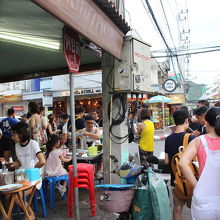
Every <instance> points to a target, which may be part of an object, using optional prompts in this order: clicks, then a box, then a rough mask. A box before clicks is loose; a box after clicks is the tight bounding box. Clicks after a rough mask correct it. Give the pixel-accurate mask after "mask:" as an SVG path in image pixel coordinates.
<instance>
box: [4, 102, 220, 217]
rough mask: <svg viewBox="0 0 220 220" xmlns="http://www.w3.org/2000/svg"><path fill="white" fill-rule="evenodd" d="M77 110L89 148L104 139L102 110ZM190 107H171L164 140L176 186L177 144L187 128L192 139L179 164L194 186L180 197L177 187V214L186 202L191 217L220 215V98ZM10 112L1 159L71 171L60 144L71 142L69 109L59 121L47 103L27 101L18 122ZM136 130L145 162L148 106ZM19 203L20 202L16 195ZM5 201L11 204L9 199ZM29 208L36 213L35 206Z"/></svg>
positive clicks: (149, 148) (150, 140)
mask: <svg viewBox="0 0 220 220" xmlns="http://www.w3.org/2000/svg"><path fill="white" fill-rule="evenodd" d="M75 112H76V115H75V128H76V138H77V147H78V148H80V149H84V150H85V149H88V147H90V146H93V145H96V144H100V127H101V126H102V118H101V117H100V113H99V111H98V110H97V109H93V110H92V112H91V114H89V115H85V109H84V108H83V107H82V106H79V107H77V108H76V110H75ZM192 113H193V114H190V113H189V111H188V108H187V107H186V106H182V107H181V108H180V109H178V110H176V111H175V112H174V113H173V118H174V122H175V130H174V132H173V133H172V134H170V135H169V136H168V137H167V138H166V140H165V163H166V164H168V166H169V167H170V172H171V186H172V187H174V185H175V175H174V173H173V171H172V169H171V161H172V158H173V157H174V155H175V154H177V153H178V152H179V147H180V146H182V145H183V140H184V136H185V134H186V133H190V136H189V139H188V143H189V145H188V147H187V148H186V150H185V152H184V154H183V156H182V157H181V159H180V163H179V165H180V168H181V169H182V172H183V174H184V175H185V177H186V178H187V179H188V181H189V182H190V183H191V184H192V186H193V187H194V188H195V189H194V194H193V197H192V199H181V198H179V197H178V195H177V194H175V191H173V201H174V209H173V218H174V220H181V219H182V218H181V214H182V210H183V207H184V205H185V204H186V205H187V207H191V210H192V217H193V219H195V220H202V219H220V212H219V211H218V205H219V204H220V190H219V187H218V185H219V184H220V176H219V175H218V172H217V171H218V168H219V161H220V153H219V152H220V107H219V103H216V105H215V106H214V107H211V108H210V106H209V103H208V102H207V101H206V100H201V101H199V102H198V103H197V108H196V109H194V110H193V111H192ZM7 114H8V116H7V118H5V119H3V120H2V121H1V123H0V145H1V148H0V161H1V162H2V161H3V162H5V163H6V164H9V158H10V157H12V158H13V161H14V163H13V164H14V166H15V167H20V168H24V169H27V168H34V167H35V168H43V167H44V168H43V169H42V175H44V176H60V175H65V174H67V170H66V169H65V168H64V166H63V163H68V162H70V161H71V159H72V157H71V156H69V157H67V156H65V155H64V154H63V151H62V148H69V149H71V148H72V139H71V128H72V125H71V121H70V117H69V115H68V114H66V113H63V114H62V115H61V116H60V119H59V121H57V119H56V118H55V116H54V115H53V114H49V115H48V117H47V118H48V119H46V117H45V109H44V107H40V108H39V106H38V105H37V103H35V102H30V103H29V105H28V113H27V114H25V115H23V117H22V119H21V121H20V122H19V121H18V120H17V119H16V118H15V112H14V110H13V109H8V112H7ZM132 132H133V133H135V134H138V135H139V142H138V146H139V154H140V162H141V164H142V165H145V163H146V158H147V157H148V156H149V155H153V152H154V132H155V130H154V124H153V122H152V117H151V112H150V110H149V108H148V106H142V108H141V109H140V110H139V111H138V112H137V118H136V123H135V124H134V127H133V128H132ZM43 145H46V152H45V154H43V153H42V151H41V147H42V146H43ZM195 157H197V158H198V162H199V169H200V178H199V180H197V179H196V178H195V176H194V175H193V173H192V171H191V169H190V168H189V166H188V165H189V164H190V162H191V161H192V159H193V158H195ZM96 175H97V177H100V178H102V176H103V162H102V161H101V163H100V166H99V169H98V172H97V174H96ZM39 187H40V186H39ZM56 188H57V189H58V190H59V191H60V193H61V195H63V194H64V193H65V192H66V183H58V184H57V185H56ZM28 193H30V192H27V194H28ZM6 201H7V199H6ZM16 203H17V204H18V205H20V202H19V201H18V200H17V201H16ZM5 206H6V207H7V202H5ZM210 211H211V214H210ZM29 213H30V215H31V216H32V217H33V218H34V213H33V211H32V210H31V208H30V209H29ZM210 216H212V218H210Z"/></svg>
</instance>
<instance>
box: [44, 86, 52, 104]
mask: <svg viewBox="0 0 220 220" xmlns="http://www.w3.org/2000/svg"><path fill="white" fill-rule="evenodd" d="M43 106H44V107H53V92H52V91H48V90H43Z"/></svg>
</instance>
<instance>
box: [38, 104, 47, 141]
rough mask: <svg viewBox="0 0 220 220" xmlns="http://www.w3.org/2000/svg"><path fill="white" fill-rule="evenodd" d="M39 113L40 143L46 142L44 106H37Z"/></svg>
mask: <svg viewBox="0 0 220 220" xmlns="http://www.w3.org/2000/svg"><path fill="white" fill-rule="evenodd" d="M39 115H40V120H41V140H42V144H46V143H47V131H46V130H47V126H48V124H47V120H46V118H45V108H44V107H43V106H40V108H39Z"/></svg>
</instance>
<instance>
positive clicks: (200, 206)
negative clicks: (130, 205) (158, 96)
mask: <svg viewBox="0 0 220 220" xmlns="http://www.w3.org/2000/svg"><path fill="white" fill-rule="evenodd" d="M173 118H174V122H175V125H176V127H175V131H174V132H173V133H172V134H171V135H169V136H168V137H167V138H166V140H165V163H167V164H169V167H170V172H171V186H172V187H174V185H175V183H174V181H175V175H174V173H173V170H172V169H171V161H172V158H173V156H174V155H175V154H177V153H178V152H179V147H180V146H182V145H183V140H184V136H185V134H186V133H187V132H190V136H189V139H188V143H189V144H188V146H187V147H186V149H185V151H184V153H183V156H182V157H181V158H180V162H179V166H180V169H181V170H182V172H183V174H184V176H185V178H186V179H187V180H188V181H189V183H190V184H191V186H192V188H193V196H192V198H190V199H182V198H180V197H178V194H177V193H176V191H174V190H173V202H174V208H173V219H174V220H181V219H182V216H181V215H182V210H183V207H184V205H185V204H186V205H187V207H188V208H191V213H192V219H193V220H203V219H204V220H205V219H206V220H207V219H220V212H219V209H218V206H219V203H220V191H219V184H220V178H219V174H218V168H219V165H218V164H219V160H220V154H219V150H220V108H219V107H218V105H217V106H213V107H210V106H209V103H208V102H207V101H206V100H201V101H199V102H198V104H197V108H196V109H195V110H193V116H190V114H189V112H188V109H187V108H186V107H182V108H180V109H179V110H176V111H175V112H174V114H173ZM189 128H190V129H189ZM194 158H197V159H198V164H199V173H200V177H199V179H197V178H196V177H195V175H194V173H193V171H192V170H191V168H190V163H192V160H193V159H194Z"/></svg>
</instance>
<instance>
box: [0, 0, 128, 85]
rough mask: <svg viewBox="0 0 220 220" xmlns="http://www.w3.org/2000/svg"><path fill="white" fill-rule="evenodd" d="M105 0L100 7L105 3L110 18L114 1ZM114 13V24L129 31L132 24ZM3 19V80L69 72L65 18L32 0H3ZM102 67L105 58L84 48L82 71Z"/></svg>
mask: <svg viewBox="0 0 220 220" xmlns="http://www.w3.org/2000/svg"><path fill="white" fill-rule="evenodd" d="M56 2H58V1H56ZM67 2H71V1H67ZM91 2H95V3H97V2H100V1H92V0H91ZM102 3H104V0H103V1H102ZM105 3H106V4H100V3H99V7H100V8H101V7H103V8H101V9H103V10H102V11H103V12H104V11H105V12H104V14H105V15H106V17H108V19H109V17H110V16H109V15H108V10H107V8H108V7H109V8H110V7H111V4H110V3H109V2H108V1H106V2H105ZM111 16H113V17H111V20H112V24H113V25H115V27H116V28H118V30H120V31H121V32H122V33H123V34H125V33H126V32H127V31H128V30H129V27H128V26H127V24H126V23H125V22H124V20H122V19H121V18H120V17H119V16H118V17H117V14H113V15H111ZM113 18H115V20H113ZM116 18H117V19H116ZM72 19H74V15H72ZM0 21H1V22H0V82H10V81H16V80H23V79H30V78H38V77H44V76H48V75H59V74H65V73H68V69H67V66H66V62H65V60H64V56H63V52H62V42H61V41H62V28H63V26H64V23H63V22H61V20H59V19H57V18H56V17H54V16H53V15H51V14H49V13H48V12H46V11H45V10H43V9H42V8H40V7H39V6H38V5H36V4H35V3H33V2H32V1H30V0H19V1H17V0H10V1H8V0H0ZM82 25H83V24H82ZM106 28H107V29H108V27H106ZM80 37H81V40H89V39H88V38H86V37H84V35H83V33H81V35H80ZM15 39H16V40H15ZM17 39H19V41H17ZM27 40H29V43H27ZM30 42H31V43H32V45H31V44H30ZM33 42H34V43H33ZM45 44H46V45H47V46H48V47H50V48H48V47H45ZM42 45H43V46H42ZM100 68H101V58H100V57H97V56H95V55H94V54H93V53H92V52H91V51H90V50H87V49H84V48H81V66H80V71H88V70H96V69H100Z"/></svg>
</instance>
